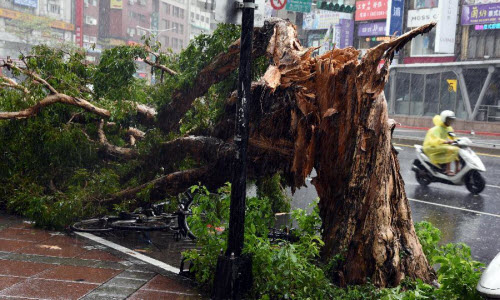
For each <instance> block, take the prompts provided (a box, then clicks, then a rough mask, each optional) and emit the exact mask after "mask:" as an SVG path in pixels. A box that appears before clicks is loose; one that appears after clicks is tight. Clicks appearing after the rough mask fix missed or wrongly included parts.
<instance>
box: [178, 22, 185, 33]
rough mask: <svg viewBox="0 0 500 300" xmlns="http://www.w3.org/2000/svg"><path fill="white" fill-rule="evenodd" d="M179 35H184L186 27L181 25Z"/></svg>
mask: <svg viewBox="0 0 500 300" xmlns="http://www.w3.org/2000/svg"><path fill="white" fill-rule="evenodd" d="M179 33H180V34H184V25H182V24H179Z"/></svg>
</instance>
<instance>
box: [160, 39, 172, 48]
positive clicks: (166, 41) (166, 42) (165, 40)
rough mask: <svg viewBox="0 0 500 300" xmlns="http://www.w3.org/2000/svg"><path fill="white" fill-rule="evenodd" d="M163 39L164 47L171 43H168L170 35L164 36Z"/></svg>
mask: <svg viewBox="0 0 500 300" xmlns="http://www.w3.org/2000/svg"><path fill="white" fill-rule="evenodd" d="M161 40H162V45H163V47H168V46H169V43H168V42H169V40H170V39H169V37H168V36H164V37H162V38H161Z"/></svg>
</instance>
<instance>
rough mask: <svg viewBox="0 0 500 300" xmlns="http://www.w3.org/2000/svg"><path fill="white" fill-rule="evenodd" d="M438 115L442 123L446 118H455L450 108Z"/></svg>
mask: <svg viewBox="0 0 500 300" xmlns="http://www.w3.org/2000/svg"><path fill="white" fill-rule="evenodd" d="M439 116H440V117H441V121H442V122H443V123H446V119H448V118H450V119H456V118H455V113H454V112H452V111H451V110H443V111H442V112H441V114H440V115H439Z"/></svg>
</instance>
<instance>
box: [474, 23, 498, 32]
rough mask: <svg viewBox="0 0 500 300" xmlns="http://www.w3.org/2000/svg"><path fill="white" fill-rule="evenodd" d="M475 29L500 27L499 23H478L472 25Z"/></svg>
mask: <svg viewBox="0 0 500 300" xmlns="http://www.w3.org/2000/svg"><path fill="white" fill-rule="evenodd" d="M474 29H475V30H488V29H500V23H496V24H479V25H475V26H474Z"/></svg>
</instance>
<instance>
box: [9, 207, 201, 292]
mask: <svg viewBox="0 0 500 300" xmlns="http://www.w3.org/2000/svg"><path fill="white" fill-rule="evenodd" d="M164 275H166V276H164ZM164 275H160V274H157V273H155V272H152V271H150V270H148V268H147V266H145V264H144V263H143V262H140V261H135V260H131V259H122V258H120V257H117V256H115V255H113V254H110V253H108V252H106V249H105V248H104V247H103V246H96V245H91V244H88V243H87V242H86V241H83V240H79V239H77V238H75V237H70V236H67V235H64V234H61V233H58V232H50V231H46V230H40V229H35V228H32V226H31V225H30V224H27V223H24V222H22V221H20V220H19V219H16V218H14V217H10V216H6V215H3V214H0V300H3V299H64V300H66V299H85V300H87V299H89V300H90V299H202V297H201V295H200V294H199V293H198V291H196V289H195V288H194V287H193V286H192V284H191V283H190V282H189V281H187V280H184V279H182V278H181V277H179V276H176V275H167V274H164Z"/></svg>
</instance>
